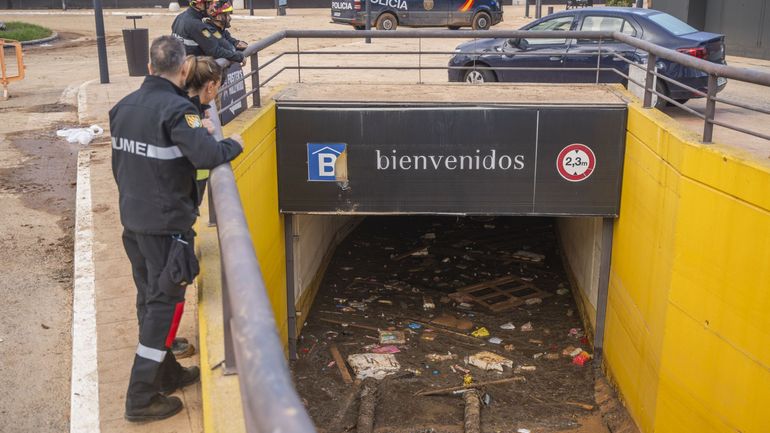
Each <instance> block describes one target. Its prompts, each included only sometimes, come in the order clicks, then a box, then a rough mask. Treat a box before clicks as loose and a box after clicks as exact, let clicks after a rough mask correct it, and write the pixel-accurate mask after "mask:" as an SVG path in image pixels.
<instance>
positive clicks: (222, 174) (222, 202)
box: [209, 59, 315, 433]
mask: <svg viewBox="0 0 770 433" xmlns="http://www.w3.org/2000/svg"><path fill="white" fill-rule="evenodd" d="M217 62H218V63H219V64H220V65H222V66H226V65H228V64H229V62H228V61H227V60H224V59H218V60H217ZM209 117H210V118H211V119H212V120H213V122H214V137H215V138H217V139H218V140H221V139H222V138H223V134H222V125H221V123H220V122H219V116H218V115H217V108H216V103H213V104H212V106H211V108H209ZM209 188H210V191H211V195H212V201H213V204H214V209H213V211H214V213H215V214H216V221H217V236H218V238H219V251H220V255H221V262H222V270H221V272H222V276H223V278H222V282H223V287H222V290H223V292H226V296H223V297H224V298H226V300H225V302H227V303H228V307H229V312H230V317H229V318H226V319H225V320H226V323H225V328H226V330H227V331H229V332H227V331H226V335H225V338H232V343H233V344H232V347H233V349H234V351H235V353H234V357H235V359H234V361H235V365H237V366H238V367H237V368H238V370H237V371H238V376H239V377H238V382H239V387H240V391H241V402H242V406H243V412H244V422H245V424H246V431H247V432H249V433H252V432H303V433H304V432H308V433H310V432H315V427H314V426H313V422H312V421H311V419H310V416H309V415H308V413H307V410H306V409H305V406H304V405H303V404H302V401H301V400H300V398H299V396H298V395H297V392H296V390H295V389H294V385H293V383H292V380H291V373H290V372H289V367H288V364H287V362H286V358H285V357H284V352H283V344H282V343H281V339H280V337H279V336H278V333H277V329H278V325H277V324H276V321H275V316H274V315H273V307H272V304H271V303H270V299H269V298H268V296H267V290H266V288H265V282H264V278H263V276H262V271H261V270H260V267H259V261H258V260H257V254H256V251H255V250H254V244H253V243H252V240H251V234H250V232H249V226H248V223H247V222H246V217H245V214H244V211H243V205H242V204H241V198H240V194H239V193H238V187H237V185H236V183H235V174H234V173H233V169H232V167H231V165H230V164H229V163H228V164H222V165H220V166H218V167H216V168H215V169H213V170H212V171H211V175H210V177H209ZM228 319H229V320H228ZM228 334H230V335H228ZM232 361H233V360H232V359H231V360H227V358H226V362H232Z"/></svg>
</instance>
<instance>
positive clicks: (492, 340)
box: [487, 337, 503, 344]
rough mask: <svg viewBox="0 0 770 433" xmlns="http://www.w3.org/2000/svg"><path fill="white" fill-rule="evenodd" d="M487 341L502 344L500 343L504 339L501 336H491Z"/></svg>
mask: <svg viewBox="0 0 770 433" xmlns="http://www.w3.org/2000/svg"><path fill="white" fill-rule="evenodd" d="M487 341H488V342H490V343H492V344H500V343H502V342H503V340H502V339H500V338H497V337H492V338H490V339H489V340H487Z"/></svg>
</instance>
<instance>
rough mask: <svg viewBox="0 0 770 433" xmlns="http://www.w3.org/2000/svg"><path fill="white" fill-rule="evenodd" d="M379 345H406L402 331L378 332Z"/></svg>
mask: <svg viewBox="0 0 770 433" xmlns="http://www.w3.org/2000/svg"><path fill="white" fill-rule="evenodd" d="M380 344H383V345H384V344H406V337H405V336H404V333H403V332H402V331H380Z"/></svg>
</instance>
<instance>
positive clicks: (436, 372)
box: [433, 370, 441, 376]
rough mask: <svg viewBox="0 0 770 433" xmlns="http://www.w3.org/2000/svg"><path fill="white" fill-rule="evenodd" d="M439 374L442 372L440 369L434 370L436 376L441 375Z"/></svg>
mask: <svg viewBox="0 0 770 433" xmlns="http://www.w3.org/2000/svg"><path fill="white" fill-rule="evenodd" d="M439 374H441V372H440V371H438V370H433V375H434V376H437V375H439Z"/></svg>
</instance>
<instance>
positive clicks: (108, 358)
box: [0, 7, 770, 433]
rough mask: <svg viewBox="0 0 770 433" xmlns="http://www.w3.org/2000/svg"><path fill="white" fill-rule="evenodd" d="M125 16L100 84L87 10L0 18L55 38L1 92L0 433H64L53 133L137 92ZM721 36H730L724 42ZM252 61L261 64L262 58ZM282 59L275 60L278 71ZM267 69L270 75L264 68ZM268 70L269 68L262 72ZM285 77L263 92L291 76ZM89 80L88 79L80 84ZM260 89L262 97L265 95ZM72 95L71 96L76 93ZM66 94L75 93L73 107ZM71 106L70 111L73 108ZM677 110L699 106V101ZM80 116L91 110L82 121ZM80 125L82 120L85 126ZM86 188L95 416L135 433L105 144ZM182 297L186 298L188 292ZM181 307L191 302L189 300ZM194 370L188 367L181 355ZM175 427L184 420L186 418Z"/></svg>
mask: <svg viewBox="0 0 770 433" xmlns="http://www.w3.org/2000/svg"><path fill="white" fill-rule="evenodd" d="M129 13H130V14H134V13H139V14H143V15H145V18H144V19H143V20H142V21H141V22H140V24H141V25H143V26H145V27H149V29H150V38H153V37H156V36H158V35H161V34H166V33H168V32H169V29H170V24H171V21H172V19H173V16H174V15H173V14H169V13H166V12H164V11H162V10H157V9H155V10H139V11H136V10H132V11H130V12H129ZM126 14H127V13H126V12H122V13H121V12H114V11H108V15H107V16H106V17H105V25H106V29H107V43H108V56H109V68H110V75H111V77H112V80H113V82H114V83H116V84H112V85H110V86H102V85H101V84H98V83H94V82H92V81H93V80H96V79H97V78H98V77H99V74H98V64H97V60H96V48H95V38H94V36H93V28H94V25H93V22H94V21H93V20H94V18H93V16H92V15H89V12H88V11H74V12H67V13H61V12H59V11H53V12H49V11H33V12H21V13H19V12H18V11H13V12H4V13H3V18H4V19H5V20H17V19H18V20H24V21H28V22H33V23H37V24H42V25H46V26H49V27H51V28H53V29H54V30H56V31H58V32H59V33H60V35H61V36H62V40H61V41H59V42H55V43H53V44H48V45H46V46H41V47H30V48H26V49H25V62H26V64H27V78H26V79H25V80H24V81H22V82H20V83H14V84H12V85H11V87H10V91H11V95H12V96H13V98H12V99H10V100H8V101H0V112H2V116H3V121H2V122H0V219H1V220H2V221H3V224H2V225H0V240H1V242H2V244H3V247H4V248H3V249H2V250H0V263H3V272H2V279H0V294H2V296H3V301H4V302H3V303H0V359H2V363H0V389H3V390H12V396H13V398H2V399H0V432H2V433H5V432H27V431H35V432H41V433H45V432H66V431H68V430H69V413H70V410H69V409H70V408H69V401H70V398H69V395H70V386H69V384H70V369H71V361H70V360H71V352H72V349H71V341H70V327H71V315H72V311H71V303H72V277H71V276H72V230H73V221H74V205H75V167H76V155H77V151H78V150H79V146H74V145H69V144H66V143H65V142H64V141H62V140H60V139H58V138H56V137H55V135H54V132H55V130H56V129H58V128H60V127H66V126H74V125H76V124H77V122H78V121H79V120H82V121H89V120H92V121H97V122H98V123H100V124H101V125H102V126H106V125H105V124H106V122H105V115H106V112H107V110H108V108H109V107H110V106H111V105H112V104H113V103H114V102H115V101H116V100H117V98H118V97H119V96H120V95H122V94H125V93H127V92H128V91H129V90H131V89H133V88H135V87H136V85H137V82H136V80H127V79H126V75H127V68H126V65H125V54H124V48H123V42H122V38H121V29H122V28H125V27H129V22H127V21H126V19H125V15H126ZM257 14H258V15H259V16H257V17H254V18H250V17H246V16H243V15H242V14H241V16H239V17H237V19H236V20H234V21H233V30H234V33H235V34H237V35H239V36H240V37H241V38H243V39H248V40H257V39H259V38H262V37H264V36H266V35H269V34H271V33H273V32H275V31H278V30H280V29H285V28H305V29H335V30H340V29H346V27H343V26H339V25H335V24H331V23H329V19H328V11H327V10H326V9H310V10H289V14H288V16H286V17H275V16H273V11H258V12H257ZM522 15H523V8H521V7H518V8H517V7H510V8H507V9H506V21H505V22H504V23H502V24H501V25H499V26H498V27H496V29H515V28H518V27H520V26H521V25H523V24H524V23H525V22H527V21H528V20H527V19H525V18H523V17H522ZM728 37H729V36H728ZM463 40H464V39H463V38H458V39H456V40H442V41H439V40H431V39H423V40H422V41H410V42H398V41H394V40H390V41H385V40H375V43H374V44H372V45H366V44H364V42H363V41H362V40H361V39H360V38H350V39H346V40H334V41H331V40H324V39H315V40H309V41H302V42H301V48H302V49H329V48H334V49H349V50H355V49H369V48H372V49H374V48H376V49H393V48H399V49H406V48H408V47H411V48H412V49H415V50H416V49H418V48H419V47H421V48H422V49H423V50H426V49H436V50H452V49H453V48H454V46H455V45H456V44H457V43H459V42H460V41H463ZM293 49H296V42H295V41H293V40H292V41H284V42H282V43H280V44H278V45H276V46H274V47H271V48H270V49H268V50H267V51H266V52H265V53H264V57H263V59H265V58H266V57H267V56H268V55H270V54H275V53H278V52H281V51H288V50H293ZM318 58H319V56H315V57H314V56H310V55H306V56H303V57H302V58H301V59H300V61H301V63H302V64H303V65H308V64H312V63H311V62H316V64H325V65H337V64H340V65H342V64H348V65H349V64H359V63H361V62H362V61H363V60H362V58H361V57H360V56H359V57H358V58H355V59H352V58H348V57H339V56H336V57H327V58H326V59H322V60H318ZM446 59H447V56H446V55H439V56H422V57H421V58H418V59H415V58H414V57H409V58H404V57H399V58H395V57H394V56H379V57H377V56H375V57H373V58H372V59H371V60H369V61H374V62H380V63H382V62H390V63H391V64H395V63H394V62H397V61H398V62H404V64H410V65H414V64H417V62H422V64H424V65H425V64H435V65H445V64H446ZM263 61H264V60H263ZM281 62H283V63H281ZM296 62H297V59H296V58H295V57H289V56H287V57H285V58H284V59H283V60H281V61H279V62H277V63H276V64H275V65H274V67H275V68H276V69H277V67H280V66H289V65H295V64H296ZM728 62H729V63H730V64H732V65H735V66H747V67H754V68H760V69H763V70H768V71H770V62H766V61H757V60H753V59H741V58H734V57H728ZM276 69H273V72H274V71H275V70H276ZM269 73H271V72H270V71H269V70H266V71H265V74H263V77H265V76H266V74H269ZM445 77H446V73H445V72H443V71H433V72H424V73H422V74H418V73H417V72H414V71H410V72H377V73H373V72H371V71H351V72H338V71H335V72H310V71H303V72H302V81H313V80H321V79H324V80H336V81H338V82H340V81H342V82H345V81H357V82H367V81H372V80H377V81H389V82H417V81H425V82H445V81H446V78H445ZM297 78H299V77H298V76H297V74H296V72H293V71H289V72H284V73H283V74H281V75H279V77H278V78H277V79H276V80H275V81H274V82H273V83H271V85H269V86H268V87H269V89H274V88H276V87H277V86H279V85H280V84H281V83H286V82H291V81H296V80H297ZM87 82H92V83H91V84H90V85H87V86H85V87H82V90H83V91H79V89H81V85H83V84H84V83H87ZM269 89H268V90H269ZM78 95H80V98H78ZM768 95H770V91H768V89H762V88H757V87H756V86H752V85H746V84H742V83H737V82H730V83H729V84H728V86H727V88H726V90H725V91H724V92H722V93H721V94H720V96H723V97H726V98H735V99H738V100H742V101H744V102H749V103H754V104H758V105H762V106H764V107H765V108H770V107H768V105H769V104H770V102H768V101H770V97H768ZM78 99H80V100H79V101H78ZM78 105H80V106H81V108H83V110H82V111H81V112H80V113H79V112H78V110H77V106H78ZM688 105H690V106H691V107H693V108H695V109H697V110H702V106H703V103H702V101H692V102H690V103H689V104H688ZM666 112H667V113H669V114H670V115H672V116H673V117H675V118H677V119H680V121H682V122H683V123H684V124H686V125H687V126H688V127H689V128H691V129H692V130H693V131H694V132H699V131H701V130H702V124H701V123H700V121H699V120H697V119H693V118H691V117H689V116H684V115H683V114H680V113H678V112H677V110H675V109H673V108H671V109H667V110H666ZM89 113H90V114H89ZM89 117H90V119H89ZM717 118H718V119H721V120H725V121H729V122H735V123H740V124H743V125H747V126H750V127H752V128H757V129H764V131H765V132H766V133H770V131H769V130H768V129H770V122H768V121H767V116H766V115H760V114H756V113H746V112H745V111H743V110H740V109H732V108H729V107H725V106H722V105H718V111H717ZM715 137H716V139H717V140H718V141H722V142H724V143H726V144H731V145H736V146H740V147H743V148H746V149H749V150H751V151H752V152H755V154H756V155H760V156H761V157H762V158H763V159H764V158H767V157H768V156H770V146H768V145H767V143H764V142H761V141H758V140H755V139H748V138H746V137H745V136H744V135H742V134H737V133H730V132H727V131H725V130H724V129H723V128H717V130H716V135H715ZM91 149H92V150H93V155H92V158H93V165H92V169H93V171H92V178H91V184H92V187H93V191H92V192H93V199H94V202H93V212H94V213H93V217H94V226H95V228H96V229H97V232H96V234H95V239H94V241H95V251H94V252H95V257H96V259H97V262H96V279H97V292H96V304H97V305H96V306H97V317H96V321H97V325H98V329H99V331H100V334H99V336H98V338H97V340H96V341H97V349H98V350H99V355H100V358H99V367H100V375H99V381H100V383H101V384H102V385H103V386H102V388H101V393H100V397H101V401H102V403H103V405H102V409H101V415H102V416H101V418H102V419H101V422H102V430H103V431H121V429H128V428H131V429H136V428H134V427H129V426H128V424H126V423H124V422H123V421H122V420H121V419H120V417H121V408H122V398H123V393H124V390H125V380H126V375H127V371H128V367H127V363H126V362H127V361H126V358H127V355H128V354H129V353H130V352H131V351H132V350H133V345H134V341H133V339H134V338H135V335H136V332H135V329H134V328H133V326H134V325H133V322H134V318H133V311H134V310H133V305H132V297H133V295H132V293H133V287H132V286H131V284H130V281H129V279H128V278H127V270H128V266H127V263H126V261H125V258H124V257H123V255H122V254H123V253H122V248H121V247H120V245H119V244H117V243H116V242H118V239H119V237H118V234H119V232H118V224H117V219H116V215H115V203H114V190H113V189H112V188H113V186H112V184H113V182H112V179H111V175H110V174H109V164H107V159H106V158H107V155H106V154H107V149H106V148H105V147H103V145H96V144H95V145H94V146H92V147H91ZM190 295H191V296H193V295H194V294H193V293H191V294H190ZM191 300H194V299H191ZM193 311H194V308H190V309H188V315H187V319H186V325H185V326H187V327H186V328H185V333H186V335H188V336H194V335H195V330H194V328H193V325H194V320H193V319H194V317H193V315H192V314H190V313H192V312H193ZM192 362H194V361H192ZM184 397H185V399H186V401H187V403H188V406H190V407H191V408H192V409H193V411H191V412H189V415H188V416H187V417H183V416H181V415H180V416H178V417H176V418H174V419H173V420H172V421H170V422H169V423H164V424H162V425H161V424H153V425H151V426H152V427H146V428H145V430H146V431H188V430H189V431H200V430H201V428H200V422H199V420H198V419H197V418H196V415H195V410H196V404H197V403H195V401H196V398H197V397H196V395H195V392H194V391H193V392H191V393H190V394H189V395H185V396H184ZM185 420H186V421H185Z"/></svg>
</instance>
